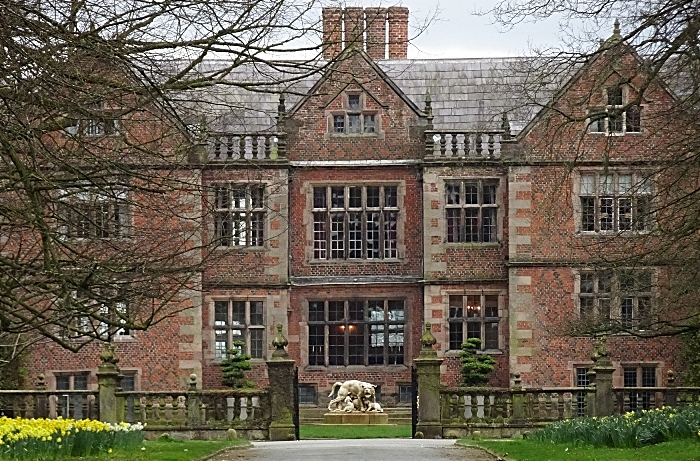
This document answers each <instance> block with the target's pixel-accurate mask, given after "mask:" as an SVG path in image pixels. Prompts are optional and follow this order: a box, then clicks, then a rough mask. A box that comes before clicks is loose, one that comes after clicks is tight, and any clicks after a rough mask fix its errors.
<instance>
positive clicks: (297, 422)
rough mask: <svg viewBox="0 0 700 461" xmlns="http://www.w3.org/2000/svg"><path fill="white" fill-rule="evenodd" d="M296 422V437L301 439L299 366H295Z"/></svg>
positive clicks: (294, 415)
mask: <svg viewBox="0 0 700 461" xmlns="http://www.w3.org/2000/svg"><path fill="white" fill-rule="evenodd" d="M292 423H293V424H294V437H295V438H296V439H297V440H299V367H294V412H293V413H292Z"/></svg>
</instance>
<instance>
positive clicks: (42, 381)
mask: <svg viewBox="0 0 700 461" xmlns="http://www.w3.org/2000/svg"><path fill="white" fill-rule="evenodd" d="M36 390H38V391H43V390H46V376H44V375H43V373H42V374H40V375H39V376H37V377H36Z"/></svg>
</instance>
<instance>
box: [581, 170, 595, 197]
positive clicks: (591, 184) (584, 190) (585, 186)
mask: <svg viewBox="0 0 700 461" xmlns="http://www.w3.org/2000/svg"><path fill="white" fill-rule="evenodd" d="M581 195H595V176H593V175H591V174H585V175H581Z"/></svg>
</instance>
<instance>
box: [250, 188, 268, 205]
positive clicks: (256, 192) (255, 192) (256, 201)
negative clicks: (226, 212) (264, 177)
mask: <svg viewBox="0 0 700 461" xmlns="http://www.w3.org/2000/svg"><path fill="white" fill-rule="evenodd" d="M264 193H265V187H264V186H251V188H250V201H251V204H250V206H251V208H255V209H259V208H263V206H264V205H263V196H264Z"/></svg>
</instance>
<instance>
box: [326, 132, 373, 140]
mask: <svg viewBox="0 0 700 461" xmlns="http://www.w3.org/2000/svg"><path fill="white" fill-rule="evenodd" d="M329 135H330V137H331V138H338V139H353V138H378V137H379V133H377V132H374V133H335V132H333V133H329Z"/></svg>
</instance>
